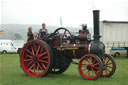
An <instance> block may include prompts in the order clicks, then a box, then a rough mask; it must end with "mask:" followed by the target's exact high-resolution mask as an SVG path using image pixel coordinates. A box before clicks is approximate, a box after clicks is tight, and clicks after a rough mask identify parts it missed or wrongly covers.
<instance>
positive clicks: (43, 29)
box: [39, 23, 48, 38]
mask: <svg viewBox="0 0 128 85" xmlns="http://www.w3.org/2000/svg"><path fill="white" fill-rule="evenodd" d="M47 34H48V30H47V29H46V24H45V23H43V24H42V28H41V29H40V30H39V37H40V38H43V37H44V36H45V35H47Z"/></svg>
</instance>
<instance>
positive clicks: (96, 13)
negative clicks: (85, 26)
mask: <svg viewBox="0 0 128 85" xmlns="http://www.w3.org/2000/svg"><path fill="white" fill-rule="evenodd" d="M93 24H94V25H93V26H94V40H96V41H97V40H98V41H99V40H100V37H101V36H100V35H99V31H100V30H99V10H93Z"/></svg>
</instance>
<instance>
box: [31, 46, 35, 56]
mask: <svg viewBox="0 0 128 85" xmlns="http://www.w3.org/2000/svg"><path fill="white" fill-rule="evenodd" d="M31 49H32V54H33V56H35V53H34V50H33V47H32V46H31Z"/></svg>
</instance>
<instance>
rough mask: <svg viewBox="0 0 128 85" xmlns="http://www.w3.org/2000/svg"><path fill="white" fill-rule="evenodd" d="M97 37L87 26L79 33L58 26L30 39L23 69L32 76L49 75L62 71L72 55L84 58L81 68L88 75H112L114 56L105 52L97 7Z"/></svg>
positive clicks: (22, 53)
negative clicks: (74, 33) (100, 33)
mask: <svg viewBox="0 0 128 85" xmlns="http://www.w3.org/2000/svg"><path fill="white" fill-rule="evenodd" d="M93 16H94V40H91V39H90V33H89V31H88V30H87V29H86V26H83V30H81V31H79V35H78V36H74V35H72V34H71V33H70V31H69V30H68V29H66V28H58V29H56V30H55V31H54V33H51V34H48V35H47V36H45V37H44V38H43V39H36V40H32V41H29V42H27V43H26V44H25V45H24V47H23V48H22V50H21V52H20V62H21V67H22V69H23V71H24V72H25V73H26V74H27V75H29V76H33V77H36V76H45V75H47V74H48V73H54V74H61V73H63V72H65V71H66V69H67V68H68V67H69V65H70V64H71V62H73V60H72V59H80V61H79V63H78V70H79V72H80V75H81V77H83V78H84V79H89V80H92V79H98V78H99V77H100V76H102V77H110V76H112V75H113V73H114V72H115V69H116V64H115V61H114V59H113V57H112V56H110V55H108V54H105V46H104V44H103V43H102V42H100V35H99V11H98V10H94V11H93Z"/></svg>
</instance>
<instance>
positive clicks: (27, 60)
mask: <svg viewBox="0 0 128 85" xmlns="http://www.w3.org/2000/svg"><path fill="white" fill-rule="evenodd" d="M24 61H32V59H24Z"/></svg>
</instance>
